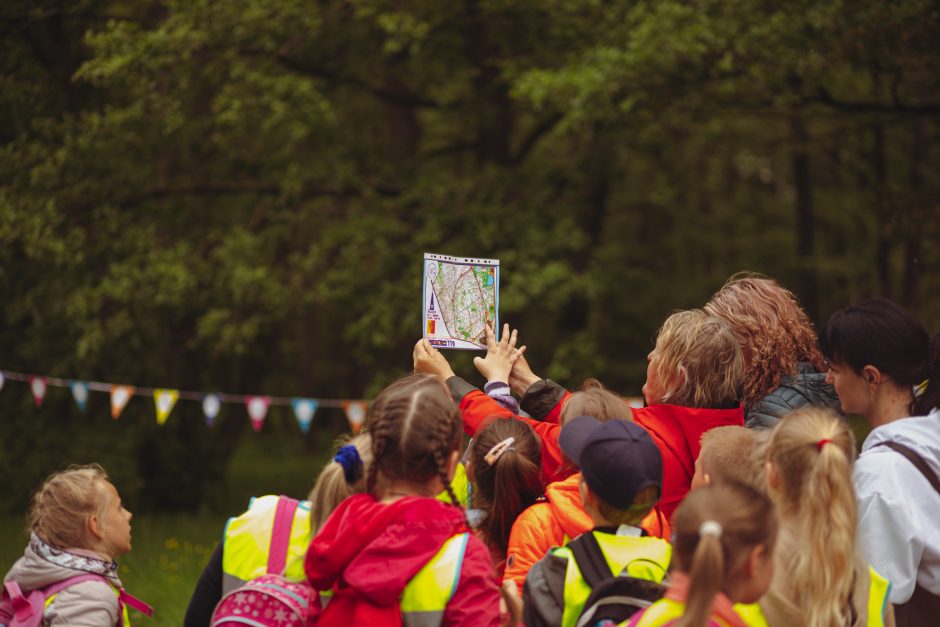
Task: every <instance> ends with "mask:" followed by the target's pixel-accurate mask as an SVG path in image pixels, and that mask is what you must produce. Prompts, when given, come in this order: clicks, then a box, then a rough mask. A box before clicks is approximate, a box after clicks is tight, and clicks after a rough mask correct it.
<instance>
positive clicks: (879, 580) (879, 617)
mask: <svg viewBox="0 0 940 627" xmlns="http://www.w3.org/2000/svg"><path fill="white" fill-rule="evenodd" d="M868 576H869V578H870V579H871V583H870V584H869V586H868V627H884V624H885V609H886V608H887V607H888V595H889V594H891V583H890V582H889V581H888V580H887V579H885V578H884V577H882V576H881V575H879V574H878V573H877V572H876V571H875V569H874V568H872V567H871V566H869V567H868Z"/></svg>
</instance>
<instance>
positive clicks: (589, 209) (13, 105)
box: [0, 0, 940, 510]
mask: <svg viewBox="0 0 940 627" xmlns="http://www.w3.org/2000/svg"><path fill="white" fill-rule="evenodd" d="M0 27H2V28H3V37H2V39H0V42H2V43H0V51H2V54H0V59H2V61H0V87H3V89H2V90H0V94H2V96H0V299H2V302H3V303H4V305H5V307H4V316H5V317H4V327H5V328H4V333H3V334H0V355H2V356H3V358H2V361H3V363H2V364H0V367H3V368H8V369H10V370H17V371H26V372H42V373H48V374H52V375H56V376H62V377H81V378H88V379H99V380H106V381H121V382H129V383H136V384H139V385H146V386H153V387H181V388H184V389H197V390H204V391H210V390H226V391H233V392H260V393H270V394H279V395H291V396H293V395H297V396H314V397H321V398H324V397H325V398H340V397H360V396H364V395H365V396H368V395H372V394H374V393H375V392H376V391H378V390H379V389H381V387H382V386H383V385H385V384H387V382H388V381H389V380H390V379H391V378H392V377H394V376H397V375H398V374H401V373H402V372H404V371H406V370H408V369H409V366H410V361H409V359H410V351H411V346H412V344H413V342H414V341H415V339H416V338H417V335H418V329H419V328H420V327H419V324H420V321H419V311H418V302H419V293H420V272H419V268H420V259H421V254H422V253H423V252H425V251H432V252H442V253H449V254H455V255H473V256H487V257H496V258H499V259H501V260H502V264H503V266H502V293H501V303H502V311H501V312H500V317H501V319H503V320H506V321H508V322H510V323H512V324H514V325H518V326H519V327H520V328H521V330H522V341H523V342H524V343H526V344H527V345H528V346H529V357H530V362H531V363H532V364H533V366H534V367H535V368H536V370H537V372H539V373H540V374H543V375H546V376H552V377H555V378H558V379H560V380H561V381H563V382H564V383H567V384H569V385H577V384H578V383H579V382H580V380H581V379H583V378H584V377H586V376H589V375H591V376H596V377H598V378H600V379H601V380H603V381H604V382H605V383H607V384H609V385H610V386H612V387H613V388H615V389H619V390H623V391H624V392H628V393H629V392H634V393H635V392H636V391H637V390H638V389H639V387H640V385H641V384H642V381H643V372H644V356H645V355H646V353H647V352H648V350H649V348H650V346H651V338H652V337H653V336H654V334H655V331H656V328H657V327H658V325H659V324H660V322H661V321H662V319H663V317H664V316H665V315H666V314H667V313H668V312H669V311H671V310H673V309H675V308H680V307H695V306H700V305H701V304H702V303H703V302H704V301H705V300H706V299H707V298H708V296H709V295H710V294H711V293H712V292H713V291H714V290H715V289H716V288H717V287H718V286H720V285H721V283H722V282H723V280H724V279H725V278H726V277H727V276H728V275H730V274H732V273H733V272H735V271H738V270H741V269H751V270H756V271H761V272H765V273H768V274H770V275H773V276H775V277H777V278H779V279H780V280H781V281H782V282H783V283H784V284H786V285H787V286H789V287H791V288H793V289H794V290H795V291H796V292H797V293H798V294H799V295H800V297H801V299H802V301H803V303H804V305H806V307H807V309H808V310H809V311H810V313H811V315H812V316H813V317H814V318H815V319H816V320H817V321H823V320H824V319H825V317H826V315H827V314H828V313H829V312H830V311H831V310H833V309H834V308H836V307H839V306H842V305H845V304H846V303H848V302H850V301H853V300H857V299H859V298H861V297H864V296H867V295H885V296H889V297H892V298H895V299H897V300H900V301H902V302H904V303H905V304H906V305H908V306H910V307H912V308H913V309H914V310H915V311H916V312H917V313H918V314H919V315H920V316H921V317H922V318H923V319H924V320H926V321H927V322H928V323H929V325H928V326H931V327H933V328H936V327H937V320H938V319H940V300H938V297H937V294H938V293H940V289H938V288H940V284H938V280H940V279H938V277H940V272H938V268H940V252H938V251H937V249H936V246H935V245H931V244H932V243H933V242H936V241H940V232H938V231H940V225H938V222H940V221H938V219H937V215H938V213H940V212H938V201H937V199H938V198H940V193H938V192H940V190H938V181H937V180H936V177H933V176H931V174H932V173H933V172H934V171H936V169H937V165H938V151H937V149H936V144H937V141H936V140H937V137H938V121H940V120H938V114H940V84H938V82H937V77H938V76H940V55H938V53H937V50H936V43H935V42H936V41H937V40H938V39H940V14H938V12H937V10H936V7H935V6H934V4H933V3H931V2H929V1H927V0H913V1H911V2H905V3H893V4H892V3H883V2H875V1H874V0H862V1H860V2H851V3H848V2H825V3H820V2H811V1H809V0H785V1H783V2H776V3H753V2H745V1H744V0H730V1H719V0H701V1H699V2H694V3H689V2H679V1H678V0H664V1H662V2H626V1H622V2H598V1H596V0H564V1H561V0H551V1H541V2H536V1H534V0H509V1H505V0H504V1H499V2H497V1H489V0H487V1H484V2H456V3H455V2H436V1H431V0H419V1H416V2H410V3H406V4H402V3H393V2H389V1H388V0H356V1H354V2H324V3H318V4H311V3H300V2H285V1H284V0H248V1H242V2H237V3H233V2H226V1H218V0H217V1H211V2H210V1H208V0H198V1H185V2H184V1H162V0H148V2H143V3H122V2H115V1H113V0H88V1H86V2H81V3H73V4H72V5H70V6H69V7H67V8H63V7H62V6H61V3H52V2H39V3H36V2H31V3H25V2H16V3H12V4H10V5H9V6H5V7H4V8H3V9H2V12H0ZM801 164H802V165H801ZM454 362H455V366H456V367H458V368H459V369H460V370H459V371H461V372H465V373H467V374H468V375H469V373H470V365H469V360H468V358H467V356H465V355H460V356H455V357H454ZM8 386H9V389H4V390H3V391H2V393H0V411H3V415H4V417H5V420H4V421H0V432H2V434H3V436H4V440H5V441H12V440H9V439H8V438H11V437H12V438H13V439H17V440H19V441H20V442H21V443H20V444H17V445H14V446H11V447H6V446H5V447H4V451H3V457H0V471H2V472H3V473H4V478H5V479H6V478H8V477H9V478H10V480H11V481H14V483H15V484H16V486H17V488H16V489H15V490H14V491H13V492H14V494H15V495H16V496H15V498H14V499H12V500H11V502H10V503H9V504H8V505H6V506H5V507H6V508H7V509H13V510H16V509H20V510H21V509H22V506H23V498H24V495H25V494H26V493H27V492H28V489H29V488H28V487H24V486H26V485H27V484H35V482H36V481H38V479H39V478H40V477H41V476H43V475H44V474H46V473H47V472H48V471H50V470H51V469H52V468H54V467H58V466H59V465H61V462H63V461H65V458H68V459H73V458H74V459H78V458H82V459H84V460H86V461H87V459H89V458H91V459H99V460H102V461H106V462H107V464H108V465H109V468H110V467H112V466H113V467H114V468H116V469H118V470H112V472H115V473H118V472H119V473H120V474H121V478H122V479H123V480H126V481H128V482H129V484H130V485H134V486H137V487H136V488H135V489H136V490H137V491H138V492H139V493H140V494H141V495H147V496H146V499H147V505H146V507H148V508H150V507H152V508H157V509H160V508H162V509H193V508H198V507H199V504H200V503H205V502H214V501H213V499H212V498H211V495H212V494H216V493H219V492H221V491H222V489H221V487H220V483H221V482H222V481H223V477H224V476H225V469H226V468H227V464H228V463H229V462H230V460H231V458H232V455H233V451H234V450H235V447H236V446H237V443H238V442H239V440H240V438H241V436H242V434H243V432H245V430H246V420H245V417H244V412H243V411H236V410H235V408H233V411H231V412H227V414H226V415H224V416H223V417H222V419H221V422H220V424H219V425H218V427H217V428H216V429H215V430H214V431H211V432H210V431H208V430H207V429H206V428H205V427H204V425H203V424H202V419H201V416H199V413H198V408H196V407H195V406H193V407H190V408H189V409H186V405H187V404H180V406H179V407H178V408H177V409H176V410H174V414H173V415H172V416H171V418H170V422H169V423H168V424H167V425H166V427H165V428H162V429H159V428H157V426H156V425H155V424H154V422H153V420H152V408H151V407H146V408H144V407H143V405H145V403H141V404H140V405H141V406H140V407H139V408H137V409H135V407H134V406H133V405H132V406H131V407H129V408H128V410H127V411H128V414H127V415H126V416H125V417H124V418H122V420H121V421H119V422H118V423H116V424H112V423H111V421H110V418H108V417H107V409H106V407H98V408H90V409H89V413H88V415H87V416H86V415H78V412H77V410H75V409H74V408H73V407H71V406H69V405H68V404H67V403H66V402H65V401H64V400H63V401H62V402H61V403H60V404H56V403H55V402H53V399H52V398H51V397H50V399H49V403H50V404H49V405H48V406H46V407H44V408H43V409H42V410H41V411H39V412H37V411H36V410H35V409H34V408H32V407H30V406H29V403H30V401H29V400H26V397H25V393H24V392H23V390H22V388H20V389H16V388H15V387H14V386H13V385H12V384H8ZM236 414H238V415H236ZM275 414H277V412H272V419H273V420H275V422H274V423H272V424H277V422H276V421H277V420H282V418H283V423H282V426H284V428H285V429H287V428H293V427H292V425H291V423H290V419H289V417H288V416H287V415H286V412H285V413H284V414H283V416H282V418H275V417H274V416H275ZM317 420H318V422H319V420H320V417H319V416H318V419H317ZM329 420H330V421H333V423H332V424H333V425H334V426H335V427H336V429H339V428H341V425H342V417H341V416H339V415H337V416H334V417H333V418H330V419H329ZM285 425H286V426H285ZM271 429H272V431H274V432H275V433H281V435H284V436H285V439H290V438H295V439H296V431H293V432H291V431H286V430H281V431H276V429H279V427H271ZM314 430H316V426H315V427H314ZM266 433H267V427H266ZM286 434H290V435H289V436H287V435H286ZM263 435H266V434H263ZM320 435H322V434H311V436H310V437H309V438H307V439H306V440H305V441H304V442H303V444H304V446H303V447H302V449H303V450H302V451H298V452H297V453H296V455H297V456H298V457H297V458H298V459H304V458H305V457H306V456H307V455H309V452H310V451H314V450H318V449H319V450H323V449H325V448H326V445H327V443H328V442H329V441H330V440H331V438H327V439H326V440H324V439H322V438H320V437H319V436H320ZM14 436H15V437H14ZM103 441H107V442H108V444H107V446H104V445H96V443H100V442H103ZM285 458H286V456H285ZM285 463H287V462H285ZM288 465H289V464H288ZM180 486H183V488H182V489H181V487H180ZM216 506H221V505H220V504H218V503H216Z"/></svg>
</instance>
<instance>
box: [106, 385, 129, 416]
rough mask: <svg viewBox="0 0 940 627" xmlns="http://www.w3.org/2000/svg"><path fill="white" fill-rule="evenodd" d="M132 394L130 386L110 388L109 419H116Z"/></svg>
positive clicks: (113, 386)
mask: <svg viewBox="0 0 940 627" xmlns="http://www.w3.org/2000/svg"><path fill="white" fill-rule="evenodd" d="M133 394H134V386H132V385H112V386H111V417H112V418H113V419H115V420H117V419H118V416H120V415H121V412H122V411H124V407H125V406H127V402H128V401H129V400H131V396H132V395H133Z"/></svg>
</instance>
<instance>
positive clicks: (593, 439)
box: [558, 416, 663, 509]
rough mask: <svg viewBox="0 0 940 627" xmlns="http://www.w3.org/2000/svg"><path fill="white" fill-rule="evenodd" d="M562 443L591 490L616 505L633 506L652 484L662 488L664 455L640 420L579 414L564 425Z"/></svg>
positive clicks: (620, 507)
mask: <svg viewBox="0 0 940 627" xmlns="http://www.w3.org/2000/svg"><path fill="white" fill-rule="evenodd" d="M558 443H559V444H560V445H561V450H562V451H564V453H565V455H567V456H568V458H569V459H570V460H572V461H573V462H574V463H575V464H577V465H578V467H579V468H580V469H581V475H582V476H583V477H584V480H585V481H586V482H587V484H588V487H589V488H591V491H592V492H594V493H595V494H597V495H598V496H599V497H601V498H602V499H604V501H605V502H607V503H608V504H610V505H612V506H613V507H617V508H619V509H627V508H629V507H630V506H631V505H633V499H634V498H636V495H637V493H638V492H640V491H641V490H643V489H644V488H648V487H649V486H656V487H657V488H659V490H660V492H662V488H663V457H662V455H661V454H660V452H659V447H658V446H656V443H655V442H653V438H651V437H650V434H649V433H647V432H646V429H644V428H643V427H641V426H640V425H638V424H635V423H633V422H629V421H627V420H617V419H615V420H608V421H606V422H601V421H600V420H598V419H597V418H593V417H591V416H577V417H576V418H572V419H571V420H569V421H568V422H566V423H565V426H564V427H562V429H561V435H559V437H558Z"/></svg>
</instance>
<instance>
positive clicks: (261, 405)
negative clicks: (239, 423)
mask: <svg viewBox="0 0 940 627" xmlns="http://www.w3.org/2000/svg"><path fill="white" fill-rule="evenodd" d="M270 404H271V397H270V396H249V397H247V398H245V406H246V407H247V408H248V417H249V418H251V428H252V429H254V430H255V431H256V432H259V431H261V427H262V426H263V425H264V419H265V417H267V415H268V406H269V405H270Z"/></svg>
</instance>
